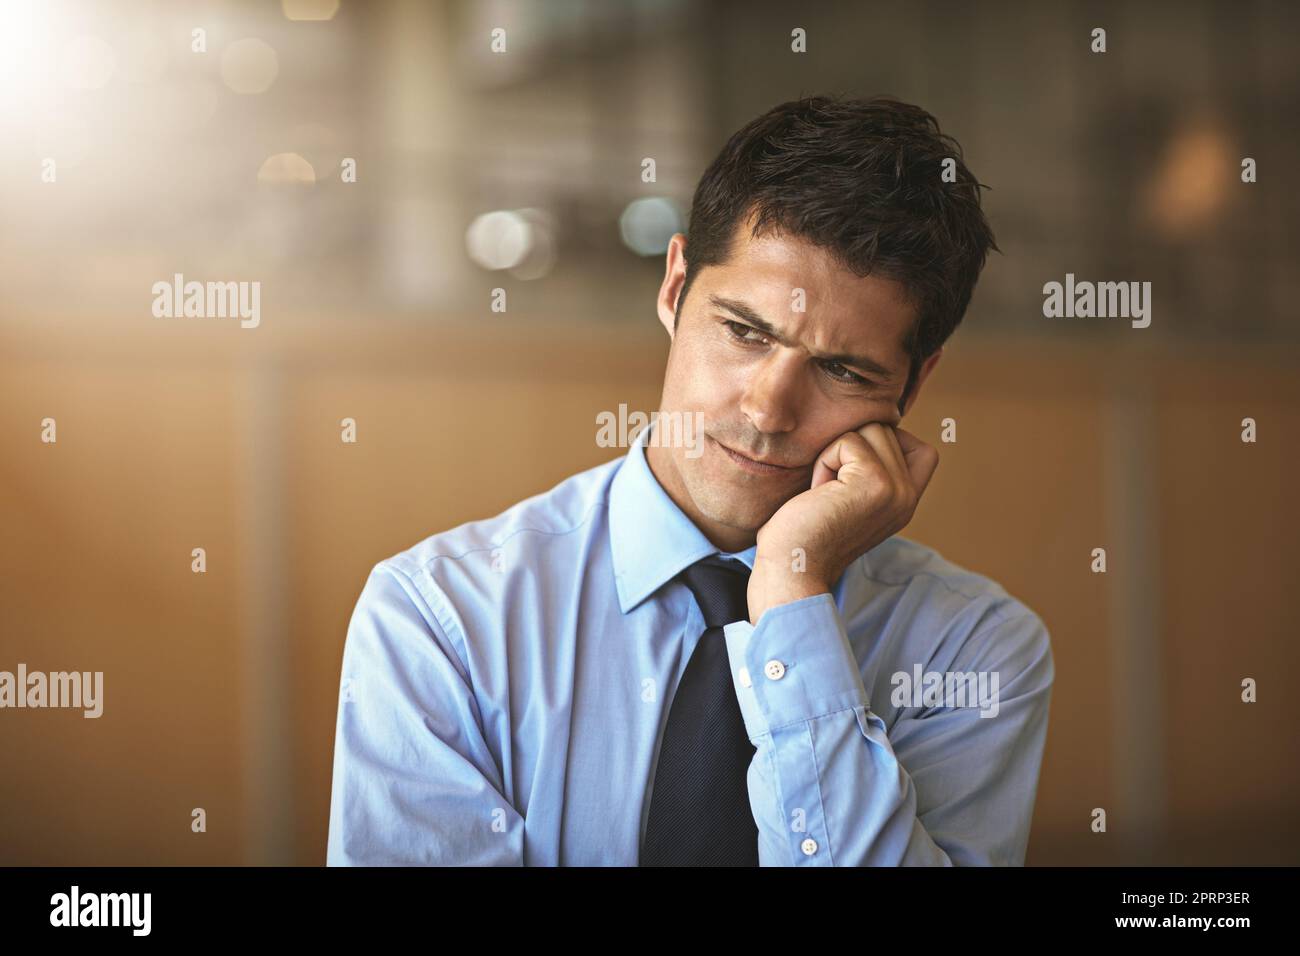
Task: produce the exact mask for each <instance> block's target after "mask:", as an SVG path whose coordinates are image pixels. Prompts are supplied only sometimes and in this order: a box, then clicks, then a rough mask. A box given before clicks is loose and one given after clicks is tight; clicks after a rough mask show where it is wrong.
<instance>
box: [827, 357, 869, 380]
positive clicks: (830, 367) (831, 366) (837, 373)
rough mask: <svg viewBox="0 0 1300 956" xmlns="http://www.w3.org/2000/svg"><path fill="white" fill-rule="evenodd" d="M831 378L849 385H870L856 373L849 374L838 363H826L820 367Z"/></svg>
mask: <svg viewBox="0 0 1300 956" xmlns="http://www.w3.org/2000/svg"><path fill="white" fill-rule="evenodd" d="M822 368H824V369H825V370H826V373H827V374H828V375H830V377H831V378H833V379H835V380H836V381H839V382H848V383H849V384H851V385H870V384H871V383H870V382H868V381H867V380H866V379H865V378H863V377H862V376H861V375H859V374H857V373H856V372H850V371H849V370H848V369H846V368H845V367H844V366H843V365H841V364H840V363H839V362H827V363H826V364H825V365H823V366H822Z"/></svg>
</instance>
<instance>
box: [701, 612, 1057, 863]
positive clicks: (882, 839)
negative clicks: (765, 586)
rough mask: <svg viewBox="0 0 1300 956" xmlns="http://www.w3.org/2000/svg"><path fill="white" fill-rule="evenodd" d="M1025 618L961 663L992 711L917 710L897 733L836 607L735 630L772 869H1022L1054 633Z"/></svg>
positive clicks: (762, 834)
mask: <svg viewBox="0 0 1300 956" xmlns="http://www.w3.org/2000/svg"><path fill="white" fill-rule="evenodd" d="M1017 607H1018V608H1019V610H1017V611H1013V612H1010V613H1006V614H999V615H997V616H994V617H991V618H990V619H988V620H984V619H982V620H981V621H980V623H979V624H978V625H977V626H976V627H975V629H974V630H973V631H972V632H971V634H970V635H969V636H968V637H967V639H966V641H965V642H964V643H963V644H962V646H961V649H960V650H959V652H958V653H957V654H956V655H955V658H954V661H953V663H952V665H951V666H952V668H953V670H954V671H959V672H975V671H984V672H985V673H986V675H987V678H988V679H987V682H986V688H988V687H992V688H995V693H994V694H992V695H986V698H987V699H988V700H991V701H992V705H991V706H980V705H978V704H977V705H975V706H929V707H906V708H904V709H903V710H902V711H901V713H900V716H899V718H898V719H897V721H896V722H895V724H894V727H893V728H892V730H891V731H890V732H889V734H886V727H885V723H884V721H883V720H882V719H881V718H880V717H879V716H877V715H876V714H875V713H873V712H872V710H871V708H870V703H869V701H868V699H867V692H866V689H865V687H864V685H863V682H862V675H861V673H860V671H859V668H858V664H857V660H856V657H855V656H854V653H853V648H852V646H851V644H850V642H849V639H848V636H847V634H846V632H845V629H844V624H843V621H842V619H841V616H840V613H839V611H838V609H837V608H836V606H835V601H834V598H833V597H832V596H831V595H830V594H818V595H814V596H813V597H808V598H803V599H801V600H798V601H792V602H790V603H788V604H783V605H778V606H777V607H773V608H769V609H768V610H767V611H765V612H764V614H763V616H762V618H761V619H760V620H759V622H758V625H757V627H755V626H753V625H751V624H750V623H749V622H748V621H740V622H737V623H734V624H728V625H727V627H726V628H725V633H726V638H727V652H728V656H729V660H730V663H731V668H732V676H733V682H734V684H735V686H736V693H737V697H738V699H739V701H740V705H741V712H742V714H743V715H744V718H745V727H746V730H747V732H748V733H749V737H750V741H751V742H752V743H753V744H754V745H755V746H756V747H757V751H756V753H755V755H754V759H753V761H752V762H751V764H750V768H749V775H748V786H749V796H750V805H751V807H752V809H753V811H754V818H755V822H756V823H757V824H758V829H759V864H760V865H761V866H897V865H922V866H925V865H929V866H955V865H958V866H971V865H975V866H979V865H984V866H990V865H1001V866H1008V865H1014V866H1018V865H1022V864H1023V863H1024V857H1025V849H1026V847H1027V845H1028V841H1029V826H1030V821H1031V818H1032V816H1033V807H1034V798H1035V793H1036V790H1037V785H1038V772H1039V766H1040V763H1041V760H1042V753H1043V745H1044V742H1045V739H1046V734H1047V717H1048V704H1049V698H1050V694H1051V685H1052V681H1053V677H1054V668H1053V663H1052V655H1051V646H1050V642H1049V638H1048V634H1047V630H1046V628H1045V627H1044V625H1043V623H1042V621H1041V619H1039V618H1038V616H1037V615H1035V614H1034V613H1033V612H1032V611H1030V610H1029V609H1028V608H1025V607H1024V606H1023V605H1017ZM993 674H996V675H997V683H996V684H994V683H993V679H992V675H993ZM910 676H911V675H909V677H910ZM899 686H901V681H900V685H899ZM951 702H952V701H951V699H949V700H948V701H946V703H951Z"/></svg>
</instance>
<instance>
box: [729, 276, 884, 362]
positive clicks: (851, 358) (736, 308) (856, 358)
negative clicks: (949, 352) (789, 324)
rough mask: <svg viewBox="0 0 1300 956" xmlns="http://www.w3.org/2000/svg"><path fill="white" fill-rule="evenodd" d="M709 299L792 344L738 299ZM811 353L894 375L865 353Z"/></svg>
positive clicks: (827, 360) (763, 331)
mask: <svg viewBox="0 0 1300 956" xmlns="http://www.w3.org/2000/svg"><path fill="white" fill-rule="evenodd" d="M709 301H710V302H711V303H713V305H715V306H717V307H718V308H719V309H726V310H727V311H728V312H730V313H731V314H732V315H734V316H736V317H737V318H738V319H742V320H744V321H745V322H747V323H748V324H750V325H752V326H753V327H754V328H756V329H758V331H760V332H762V333H763V334H764V335H766V336H767V337H768V338H770V339H774V340H775V341H777V342H779V343H780V344H781V345H790V344H792V343H791V342H790V340H789V339H787V338H786V337H785V336H784V335H782V334H781V333H780V332H778V331H777V330H776V329H775V328H774V327H773V326H772V323H770V322H768V321H767V320H766V319H764V318H763V317H762V316H761V315H759V314H758V313H757V312H755V311H754V310H753V309H752V308H750V307H749V306H748V305H746V304H745V303H744V302H741V301H740V300H739V299H726V298H723V297H722V296H720V295H713V294H710V295H709ZM812 354H813V357H814V358H818V359H821V360H822V361H823V362H836V363H838V364H840V365H844V366H846V367H849V368H858V369H861V370H862V371H864V372H866V373H868V374H870V375H875V376H876V377H877V378H881V379H884V380H886V381H889V380H891V379H893V377H894V373H893V372H892V371H891V370H890V369H888V368H886V367H885V366H884V365H881V364H880V363H879V362H877V361H876V360H875V359H872V358H868V357H867V356H865V355H818V354H817V353H815V352H814V353H812Z"/></svg>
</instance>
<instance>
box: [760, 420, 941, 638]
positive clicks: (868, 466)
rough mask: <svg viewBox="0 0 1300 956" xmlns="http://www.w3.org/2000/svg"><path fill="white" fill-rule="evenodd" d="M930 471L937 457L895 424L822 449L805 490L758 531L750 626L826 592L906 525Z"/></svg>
mask: <svg viewBox="0 0 1300 956" xmlns="http://www.w3.org/2000/svg"><path fill="white" fill-rule="evenodd" d="M938 466H939V452H938V451H937V450H936V449H935V448H934V447H932V446H930V445H927V444H926V443H925V442H923V441H921V440H920V439H919V438H917V437H916V436H915V435H913V434H911V433H910V432H906V431H904V430H903V429H901V428H898V427H897V426H896V424H887V423H883V422H870V423H868V424H866V425H864V426H863V427H861V428H859V429H858V430H857V431H852V432H845V433H844V434H843V435H841V436H840V437H839V438H836V439H835V440H834V441H833V442H831V443H830V444H829V445H827V446H826V449H825V450H824V451H823V452H822V453H821V455H819V456H818V458H817V462H816V464H815V465H814V466H813V476H812V487H811V488H809V489H808V490H807V491H804V492H801V493H800V494H798V495H795V496H794V497H793V498H791V499H790V500H789V501H787V502H786V503H785V504H784V505H782V506H781V507H780V508H779V509H777V512H776V514H774V515H772V517H771V518H769V519H768V521H767V523H766V524H765V525H763V527H762V528H760V529H759V531H758V550H757V552H756V555H755V558H754V572H753V574H751V575H750V578H749V591H748V595H747V596H748V600H749V621H750V623H751V624H754V625H757V624H758V620H759V618H761V617H762V616H763V612H764V611H765V610H767V609H768V608H769V607H775V606H777V605H779V604H788V603H790V602H791V601H797V600H799V599H800V598H805V597H811V596H812V595H814V594H825V593H827V592H829V591H830V589H831V587H832V586H833V585H834V584H835V582H836V581H838V580H839V579H840V575H842V574H843V573H844V570H845V568H847V567H848V566H849V565H850V564H851V563H852V562H853V561H854V560H856V559H857V558H859V557H861V556H862V555H864V554H866V553H867V552H868V551H870V550H871V549H872V548H874V547H875V546H876V545H878V544H880V542H882V541H884V540H885V539H886V538H888V537H889V536H890V535H892V534H897V533H898V532H899V531H901V530H902V529H903V528H904V527H906V526H907V523H908V522H909V521H911V520H912V514H913V513H914V512H915V511H916V506H917V503H918V502H919V501H920V499H921V494H922V493H923V492H924V491H925V488H926V486H927V485H928V484H929V483H930V478H931V476H932V475H933V474H934V470H935V468H937V467H938ZM796 549H802V550H801V551H796ZM800 555H802V561H801V562H799V556H800ZM797 562H799V563H797ZM800 566H802V567H803V570H796V568H797V567H800Z"/></svg>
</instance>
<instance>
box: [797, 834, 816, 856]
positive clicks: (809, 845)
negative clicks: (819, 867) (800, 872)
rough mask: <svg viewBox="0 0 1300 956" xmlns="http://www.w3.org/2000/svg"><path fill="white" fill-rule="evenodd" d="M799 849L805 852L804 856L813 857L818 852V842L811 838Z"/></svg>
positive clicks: (800, 845)
mask: <svg viewBox="0 0 1300 956" xmlns="http://www.w3.org/2000/svg"><path fill="white" fill-rule="evenodd" d="M799 849H801V850H803V855H804V856H812V855H813V854H814V853H816V852H817V841H816V840H814V839H813V838H812V837H809V838H808V839H806V840H804V841H803V842H802V843H800V844H799Z"/></svg>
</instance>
